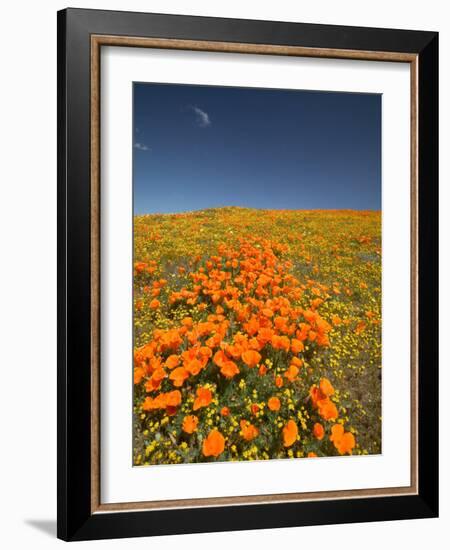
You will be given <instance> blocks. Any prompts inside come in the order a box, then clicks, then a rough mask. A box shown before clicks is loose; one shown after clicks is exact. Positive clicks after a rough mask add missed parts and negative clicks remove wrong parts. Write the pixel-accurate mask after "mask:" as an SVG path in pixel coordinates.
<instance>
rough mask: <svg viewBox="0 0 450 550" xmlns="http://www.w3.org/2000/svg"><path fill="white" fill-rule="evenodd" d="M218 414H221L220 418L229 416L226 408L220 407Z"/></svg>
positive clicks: (228, 410)
mask: <svg viewBox="0 0 450 550" xmlns="http://www.w3.org/2000/svg"><path fill="white" fill-rule="evenodd" d="M220 414H221V415H222V416H229V414H230V409H229V408H228V407H222V408H221V409H220Z"/></svg>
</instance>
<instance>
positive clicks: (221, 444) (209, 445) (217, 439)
mask: <svg viewBox="0 0 450 550" xmlns="http://www.w3.org/2000/svg"><path fill="white" fill-rule="evenodd" d="M224 449H225V438H224V437H223V435H222V434H221V433H220V432H219V430H212V431H211V432H209V434H208V436H207V437H206V438H205V439H204V440H203V445H202V452H203V455H204V456H214V457H218V456H219V455H220V454H222V453H223V451H224Z"/></svg>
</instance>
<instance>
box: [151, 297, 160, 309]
mask: <svg viewBox="0 0 450 550" xmlns="http://www.w3.org/2000/svg"><path fill="white" fill-rule="evenodd" d="M160 305H161V302H160V301H159V300H157V299H156V298H155V299H153V300H152V301H151V302H150V307H151V308H152V309H158V308H159V306H160Z"/></svg>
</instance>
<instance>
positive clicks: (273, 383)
mask: <svg viewBox="0 0 450 550" xmlns="http://www.w3.org/2000/svg"><path fill="white" fill-rule="evenodd" d="M134 346H135V347H134V430H133V431H134V442H133V446H134V449H133V456H134V464H135V465H152V464H178V463H192V462H210V461H229V460H266V459H274V458H276V459H280V458H314V457H323V456H344V455H347V456H348V455H352V454H353V455H361V454H376V453H380V452H381V213H380V212H373V211H367V212H366V211H351V210H348V211H344V210H342V211H331V210H323V211H318V210H315V211H303V210H299V211H292V210H256V209H246V208H236V207H227V208H217V209H210V210H203V211H198V212H190V213H182V214H151V215H144V216H135V218H134Z"/></svg>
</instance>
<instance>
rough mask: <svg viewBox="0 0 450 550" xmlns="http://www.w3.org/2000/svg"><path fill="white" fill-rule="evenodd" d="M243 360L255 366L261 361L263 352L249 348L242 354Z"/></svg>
mask: <svg viewBox="0 0 450 550" xmlns="http://www.w3.org/2000/svg"><path fill="white" fill-rule="evenodd" d="M242 361H244V363H245V364H246V365H247V366H248V367H250V368H252V367H255V366H256V365H257V364H258V363H259V362H260V361H261V354H260V353H258V352H257V351H255V350H251V349H249V350H247V351H244V353H243V354H242Z"/></svg>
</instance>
